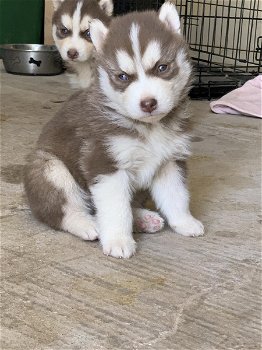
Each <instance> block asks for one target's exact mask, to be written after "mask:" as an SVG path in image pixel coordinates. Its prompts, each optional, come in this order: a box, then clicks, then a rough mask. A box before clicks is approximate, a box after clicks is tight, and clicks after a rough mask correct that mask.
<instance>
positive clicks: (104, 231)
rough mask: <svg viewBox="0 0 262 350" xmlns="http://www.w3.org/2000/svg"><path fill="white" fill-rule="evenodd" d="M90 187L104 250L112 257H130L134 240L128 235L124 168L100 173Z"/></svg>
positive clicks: (129, 218) (129, 220)
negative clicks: (110, 173)
mask: <svg viewBox="0 0 262 350" xmlns="http://www.w3.org/2000/svg"><path fill="white" fill-rule="evenodd" d="M90 191H91V193H92V196H93V202H94V205H95V207H96V217H97V223H98V228H99V239H100V241H101V244H102V247H103V252H104V254H106V255H112V256H114V257H115V258H129V257H131V256H132V255H133V254H134V253H135V248H136V243H135V241H134V239H133V237H132V221H133V217H132V209H131V204H130V202H131V193H130V184H129V178H128V175H127V174H126V172H125V171H124V170H119V171H117V172H115V173H114V174H112V175H105V176H100V177H99V178H98V182H97V183H96V184H95V185H93V186H91V188H90Z"/></svg>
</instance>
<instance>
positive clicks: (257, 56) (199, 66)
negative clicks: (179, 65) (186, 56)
mask: <svg viewBox="0 0 262 350" xmlns="http://www.w3.org/2000/svg"><path fill="white" fill-rule="evenodd" d="M163 2H164V1H153V0H151V1H150V0H136V1H135V0H133V1H132V0H130V1H115V13H116V14H121V13H126V12H129V11H135V10H144V9H150V8H151V9H158V8H159V7H160V6H161V5H162V4H163ZM174 3H175V5H176V7H177V9H178V12H179V13H180V17H181V25H182V30H183V34H184V36H185V38H186V40H187V42H188V44H189V46H190V51H191V57H192V60H193V63H194V67H195V77H196V79H195V82H194V87H193V89H192V91H191V96H192V97H193V98H208V99H211V98H214V97H219V96H221V95H223V94H225V93H227V92H229V91H230V90H232V89H234V88H236V87H239V86H241V85H243V83H245V82H246V81H247V80H248V79H251V78H253V77H254V76H256V75H258V74H259V73H260V72H261V61H262V24H261V23H262V20H261V19H262V1H261V0H176V1H174Z"/></svg>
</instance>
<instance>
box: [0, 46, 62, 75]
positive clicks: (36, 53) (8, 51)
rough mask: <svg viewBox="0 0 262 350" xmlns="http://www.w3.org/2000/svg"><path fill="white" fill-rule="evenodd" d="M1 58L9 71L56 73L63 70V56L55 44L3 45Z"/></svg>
mask: <svg viewBox="0 0 262 350" xmlns="http://www.w3.org/2000/svg"><path fill="white" fill-rule="evenodd" d="M0 50H1V58H2V59H3V63H4V67H5V69H6V71H7V72H8V73H12V74H22V75H56V74H60V73H62V72H63V63H62V59H61V56H60V54H59V52H58V50H57V48H56V47H55V46H54V45H38V44H7V45H1V46H0Z"/></svg>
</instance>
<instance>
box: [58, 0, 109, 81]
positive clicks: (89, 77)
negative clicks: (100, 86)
mask: <svg viewBox="0 0 262 350" xmlns="http://www.w3.org/2000/svg"><path fill="white" fill-rule="evenodd" d="M53 5H54V14H53V20H52V25H53V38H54V41H55V44H56V46H57V48H58V50H59V52H60V54H61V57H62V58H63V60H64V62H65V63H66V66H67V68H68V72H71V74H70V75H69V77H70V82H71V85H72V87H75V88H87V87H89V86H90V85H91V84H92V83H93V79H94V57H93V51H94V46H93V44H92V41H91V38H90V30H89V28H90V22H91V21H92V20H93V19H94V18H98V19H99V20H101V21H102V22H103V23H104V24H105V25H108V24H109V22H110V19H111V18H110V16H111V15H112V12H113V1H112V0H53Z"/></svg>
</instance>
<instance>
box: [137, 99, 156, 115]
mask: <svg viewBox="0 0 262 350" xmlns="http://www.w3.org/2000/svg"><path fill="white" fill-rule="evenodd" d="M140 107H141V109H142V111H143V112H148V113H151V112H153V111H154V110H155V109H156V107H157V100H156V99H154V98H148V99H146V100H143V101H141V102H140Z"/></svg>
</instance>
